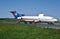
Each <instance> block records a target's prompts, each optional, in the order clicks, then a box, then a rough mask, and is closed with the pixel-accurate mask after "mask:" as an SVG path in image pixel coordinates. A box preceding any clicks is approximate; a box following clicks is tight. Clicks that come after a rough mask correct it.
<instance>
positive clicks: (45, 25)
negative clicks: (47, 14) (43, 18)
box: [37, 23, 60, 29]
mask: <svg viewBox="0 0 60 39" xmlns="http://www.w3.org/2000/svg"><path fill="white" fill-rule="evenodd" d="M37 26H40V27H43V28H53V29H60V23H55V24H54V25H49V24H46V23H41V24H37Z"/></svg>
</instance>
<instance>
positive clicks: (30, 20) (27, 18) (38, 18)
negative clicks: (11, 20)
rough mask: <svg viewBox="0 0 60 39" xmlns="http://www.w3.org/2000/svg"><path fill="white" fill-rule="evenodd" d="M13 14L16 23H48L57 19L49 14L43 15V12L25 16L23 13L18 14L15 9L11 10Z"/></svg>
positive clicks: (52, 22)
mask: <svg viewBox="0 0 60 39" xmlns="http://www.w3.org/2000/svg"><path fill="white" fill-rule="evenodd" d="M11 13H12V14H13V15H14V17H15V19H17V20H16V23H19V22H24V23H40V22H47V23H48V24H54V22H56V21H58V20H57V19H56V18H54V17H51V16H44V14H39V15H38V16H25V15H24V14H18V13H16V11H11Z"/></svg>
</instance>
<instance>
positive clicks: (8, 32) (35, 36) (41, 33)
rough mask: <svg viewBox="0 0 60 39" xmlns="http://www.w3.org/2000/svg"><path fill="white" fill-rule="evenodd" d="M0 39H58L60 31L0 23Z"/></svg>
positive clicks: (59, 38)
mask: <svg viewBox="0 0 60 39" xmlns="http://www.w3.org/2000/svg"><path fill="white" fill-rule="evenodd" d="M0 39H60V30H56V29H51V28H50V29H49V28H41V27H37V26H35V25H27V24H9V23H0Z"/></svg>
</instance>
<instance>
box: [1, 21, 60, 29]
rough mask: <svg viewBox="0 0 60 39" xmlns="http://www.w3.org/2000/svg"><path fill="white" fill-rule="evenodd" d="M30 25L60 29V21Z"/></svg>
mask: <svg viewBox="0 0 60 39" xmlns="http://www.w3.org/2000/svg"><path fill="white" fill-rule="evenodd" d="M0 23H10V24H16V23H15V22H12V23H11V22H0ZM23 24H24V23H23ZM29 25H35V26H38V27H42V28H53V29H60V23H54V25H49V24H47V23H38V24H29Z"/></svg>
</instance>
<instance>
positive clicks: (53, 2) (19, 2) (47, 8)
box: [0, 0, 60, 19]
mask: <svg viewBox="0 0 60 39" xmlns="http://www.w3.org/2000/svg"><path fill="white" fill-rule="evenodd" d="M14 10H16V11H17V12H18V13H23V14H25V15H38V14H39V13H41V12H43V13H44V14H45V15H49V16H53V17H55V18H59V19H60V0H0V18H13V15H12V14H11V13H10V12H9V11H14Z"/></svg>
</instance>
